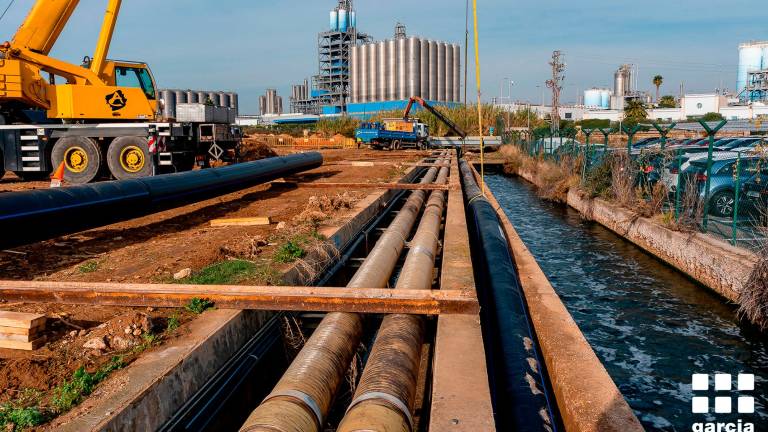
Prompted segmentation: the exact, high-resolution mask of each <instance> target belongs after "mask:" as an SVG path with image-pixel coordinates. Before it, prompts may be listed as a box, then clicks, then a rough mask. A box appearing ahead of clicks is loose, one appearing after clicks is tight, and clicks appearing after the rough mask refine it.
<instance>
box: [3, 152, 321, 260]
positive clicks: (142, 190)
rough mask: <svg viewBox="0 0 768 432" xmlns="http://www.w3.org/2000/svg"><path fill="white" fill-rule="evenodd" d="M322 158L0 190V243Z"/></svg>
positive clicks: (128, 214) (208, 194)
mask: <svg viewBox="0 0 768 432" xmlns="http://www.w3.org/2000/svg"><path fill="white" fill-rule="evenodd" d="M322 164H323V157H322V155H321V154H320V153H317V152H311V153H301V154H295V155H290V156H284V157H276V158H269V159H262V160H258V161H254V162H247V163H242V164H237V165H230V166H226V167H221V168H211V169H207V170H200V171H189V172H184V173H179V174H169V175H161V176H156V177H147V178H142V179H135V180H122V181H114V182H105V183H98V184H93V185H82V186H73V187H67V188H61V189H44V190H35V191H26V192H12V193H6V194H0V232H2V233H3V235H2V236H0V249H7V248H11V247H15V246H19V245H23V244H29V243H33V242H35V241H40V240H47V239H51V238H55V237H58V236H61V235H66V234H72V233H75V232H80V231H84V230H87V229H92V228H97V227H101V226H105V225H109V224H112V223H116V222H121V221H125V220H129V219H133V218H137V217H141V216H146V215H148V214H152V213H156V212H159V211H163V210H168V209H171V208H175V207H180V206H183V205H187V204H190V203H194V202H198V201H203V200H206V199H209V198H213V197H216V196H220V195H224V194H227V193H231V192H235V191H238V190H242V189H245V188H248V187H252V186H254V185H257V184H260V183H264V182H268V181H271V180H275V179H278V178H280V177H285V176H288V175H292V174H296V173H299V172H302V171H306V170H310V169H313V168H317V167H319V166H321V165H322Z"/></svg>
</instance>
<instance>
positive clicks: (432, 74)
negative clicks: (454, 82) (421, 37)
mask: <svg viewBox="0 0 768 432" xmlns="http://www.w3.org/2000/svg"><path fill="white" fill-rule="evenodd" d="M428 100H431V101H436V100H437V42H435V41H429V97H428Z"/></svg>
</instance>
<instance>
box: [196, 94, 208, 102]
mask: <svg viewBox="0 0 768 432" xmlns="http://www.w3.org/2000/svg"><path fill="white" fill-rule="evenodd" d="M207 97H208V92H204V91H198V92H197V103H205V98H207Z"/></svg>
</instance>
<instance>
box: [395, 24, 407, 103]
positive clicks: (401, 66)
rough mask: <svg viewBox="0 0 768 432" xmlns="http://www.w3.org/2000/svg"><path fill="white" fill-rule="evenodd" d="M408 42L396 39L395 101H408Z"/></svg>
mask: <svg viewBox="0 0 768 432" xmlns="http://www.w3.org/2000/svg"><path fill="white" fill-rule="evenodd" d="M407 64H408V40H407V39H397V100H405V99H408V71H407V69H408V68H407Z"/></svg>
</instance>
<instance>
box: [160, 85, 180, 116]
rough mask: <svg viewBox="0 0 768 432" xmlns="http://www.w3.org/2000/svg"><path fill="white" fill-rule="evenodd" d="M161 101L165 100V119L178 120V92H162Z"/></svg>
mask: <svg viewBox="0 0 768 432" xmlns="http://www.w3.org/2000/svg"><path fill="white" fill-rule="evenodd" d="M160 99H162V100H163V117H165V118H167V119H172V118H176V92H175V91H173V90H162V91H161V92H160Z"/></svg>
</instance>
